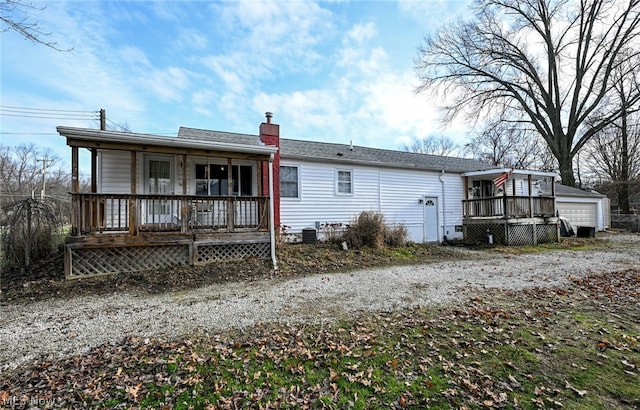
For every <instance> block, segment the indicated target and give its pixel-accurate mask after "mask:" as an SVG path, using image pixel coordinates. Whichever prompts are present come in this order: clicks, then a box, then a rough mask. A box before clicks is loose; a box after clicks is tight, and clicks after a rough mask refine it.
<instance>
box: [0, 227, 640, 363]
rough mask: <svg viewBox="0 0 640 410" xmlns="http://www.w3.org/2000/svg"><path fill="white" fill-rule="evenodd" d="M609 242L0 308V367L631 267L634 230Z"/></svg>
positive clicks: (635, 254) (635, 264) (638, 245)
mask: <svg viewBox="0 0 640 410" xmlns="http://www.w3.org/2000/svg"><path fill="white" fill-rule="evenodd" d="M612 240H616V241H623V242H625V243H626V244H627V245H626V246H624V247H620V246H613V247H611V248H610V249H606V250H599V251H580V252H572V251H557V252H547V253H542V254H528V255H517V256H514V255H493V254H491V255H490V254H489V253H487V252H476V253H477V257H476V258H474V260H461V261H447V262H439V263H433V264H428V265H420V266H402V267H392V268H383V269H371V270H362V271H356V272H351V273H345V274H331V275H311V276H306V277H301V278H295V279H290V280H280V279H273V280H264V281H258V282H250V283H244V282H240V283H230V284H225V285H217V286H209V287H205V288H200V289H195V290H193V291H181V292H172V293H165V294H161V295H149V296H148V295H145V296H136V295H132V294H114V295H110V296H96V297H86V296H83V297H77V298H73V299H66V300H45V301H42V302H34V303H27V304H24V303H20V304H15V305H5V306H0V371H6V370H8V369H13V368H16V367H17V366H20V365H21V364H27V363H29V362H32V361H34V360H36V359H40V360H44V359H53V358H58V357H63V356H68V355H74V354H80V353H83V352H86V351H88V350H89V349H90V348H91V347H94V346H97V345H100V344H102V343H107V342H110V341H119V340H121V339H122V338H124V337H126V336H139V337H150V338H160V339H165V338H173V337H176V336H180V335H183V334H186V333H189V332H192V331H195V330H202V331H207V332H216V331H221V330H224V329H228V328H234V327H235V328H240V327H245V326H251V325H254V324H256V323H258V322H268V321H276V320H278V321H314V322H317V321H321V320H332V319H335V318H337V317H339V316H341V315H345V314H349V313H351V312H359V311H367V310H392V309H397V308H402V307H405V306H410V305H423V306H424V305H434V304H447V303H456V302H460V301H464V299H465V298H467V297H469V295H471V294H474V293H477V292H481V290H482V289H483V288H504V289H514V290H515V289H524V288H530V287H550V286H556V285H562V284H563V283H565V282H566V280H567V279H568V278H569V277H578V276H584V275H586V274H589V273H601V272H606V271H610V272H612V271H617V270H624V269H640V236H638V235H625V236H622V235H619V236H617V237H612ZM629 243H631V246H628V244H629ZM460 252H472V251H466V250H460ZM489 256H490V257H489Z"/></svg>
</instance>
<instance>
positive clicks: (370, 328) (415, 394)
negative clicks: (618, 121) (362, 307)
mask: <svg viewBox="0 0 640 410" xmlns="http://www.w3.org/2000/svg"><path fill="white" fill-rule="evenodd" d="M639 285H640V272H639V271H637V270H627V271H620V272H614V273H606V274H605V273H603V274H593V275H589V276H586V277H583V278H579V279H578V278H576V279H573V280H572V281H571V283H570V284H569V285H567V286H566V287H563V288H533V289H528V290H519V291H511V290H501V289H497V290H486V289H483V290H479V289H478V290H477V293H476V295H477V296H475V297H474V298H472V299H470V300H469V301H467V302H466V303H464V304H460V305H458V306H443V307H438V308H434V307H429V308H426V307H415V308H407V309H403V310H400V311H392V312H376V313H363V314H361V315H358V316H356V317H345V318H343V319H342V320H340V321H338V322H336V323H327V324H321V325H310V324H304V323H275V322H274V323H260V324H258V325H257V326H255V327H253V328H251V329H248V330H236V331H234V330H230V331H228V332H224V333H219V334H207V333H198V334H192V335H190V336H188V337H184V338H182V339H178V340H173V341H169V342H167V341H161V340H158V339H148V338H140V337H129V338H126V339H124V340H121V341H119V342H114V343H108V344H104V345H101V346H97V347H95V348H93V349H92V350H91V351H90V352H88V353H87V354H83V355H77V356H73V357H70V358H67V359H62V360H54V361H51V360H43V361H37V362H36V363H34V364H33V365H31V366H26V367H22V368H19V369H16V370H14V371H12V372H9V373H8V374H6V375H4V376H3V381H2V384H1V386H0V400H4V401H3V403H5V404H6V403H10V404H13V407H15V408H29V407H32V403H33V400H32V399H33V398H34V397H35V398H37V399H38V400H39V401H38V403H39V407H40V408H130V407H134V408H216V409H217V408H219V409H234V408H349V407H357V408H425V407H430V406H436V407H437V406H441V407H455V408H561V407H565V406H573V407H576V406H578V407H582V406H586V405H593V406H595V407H618V408H625V407H626V408H636V407H638V406H640V387H638V386H640V372H639V370H638V366H639V365H640V325H639V324H638V321H637V318H638V317H640V293H639V292H640V286H639ZM464 291H465V292H473V291H474V290H473V289H465V290H464ZM598 369H601V370H600V372H601V373H602V375H599V374H598ZM611 379H613V380H611ZM30 399H31V401H30ZM10 400H13V401H10ZM30 403H31V404H30Z"/></svg>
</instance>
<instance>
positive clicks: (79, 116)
mask: <svg viewBox="0 0 640 410" xmlns="http://www.w3.org/2000/svg"><path fill="white" fill-rule="evenodd" d="M0 115H2V116H5V117H21V118H38V119H45V120H91V119H95V118H96V117H97V116H98V115H99V113H98V111H80V110H56V109H50V108H28V107H15V106H10V105H0Z"/></svg>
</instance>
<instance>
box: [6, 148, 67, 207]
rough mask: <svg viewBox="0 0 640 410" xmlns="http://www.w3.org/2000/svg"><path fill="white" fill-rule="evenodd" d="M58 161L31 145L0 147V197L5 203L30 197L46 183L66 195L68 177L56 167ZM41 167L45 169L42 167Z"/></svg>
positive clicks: (47, 152)
mask: <svg viewBox="0 0 640 410" xmlns="http://www.w3.org/2000/svg"><path fill="white" fill-rule="evenodd" d="M59 162H60V159H59V158H58V157H56V156H55V155H54V154H52V153H51V152H49V151H43V150H40V149H38V148H37V147H36V146H35V145H34V144H23V145H18V146H15V147H9V146H3V145H0V194H1V195H2V197H3V199H4V201H5V202H15V201H17V200H18V199H21V198H24V197H28V196H31V194H32V192H33V191H37V192H40V187H41V186H42V184H43V178H44V181H45V183H47V184H48V185H50V186H51V188H52V189H51V192H54V191H55V188H56V187H60V189H64V190H65V191H63V192H67V191H68V187H69V184H68V183H66V184H65V182H64V180H65V179H68V174H65V173H62V172H60V171H59V170H58V169H57V168H58V167H57V165H58V163H59ZM43 164H44V166H43Z"/></svg>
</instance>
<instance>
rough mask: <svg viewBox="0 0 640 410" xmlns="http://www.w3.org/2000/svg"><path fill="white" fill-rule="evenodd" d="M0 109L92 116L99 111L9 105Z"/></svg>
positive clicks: (0, 106)
mask: <svg viewBox="0 0 640 410" xmlns="http://www.w3.org/2000/svg"><path fill="white" fill-rule="evenodd" d="M0 109H2V110H5V109H6V110H8V111H14V110H20V111H53V112H68V113H92V114H98V113H99V111H86V110H84V111H80V110H54V109H51V108H27V107H14V106H11V105H0Z"/></svg>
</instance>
